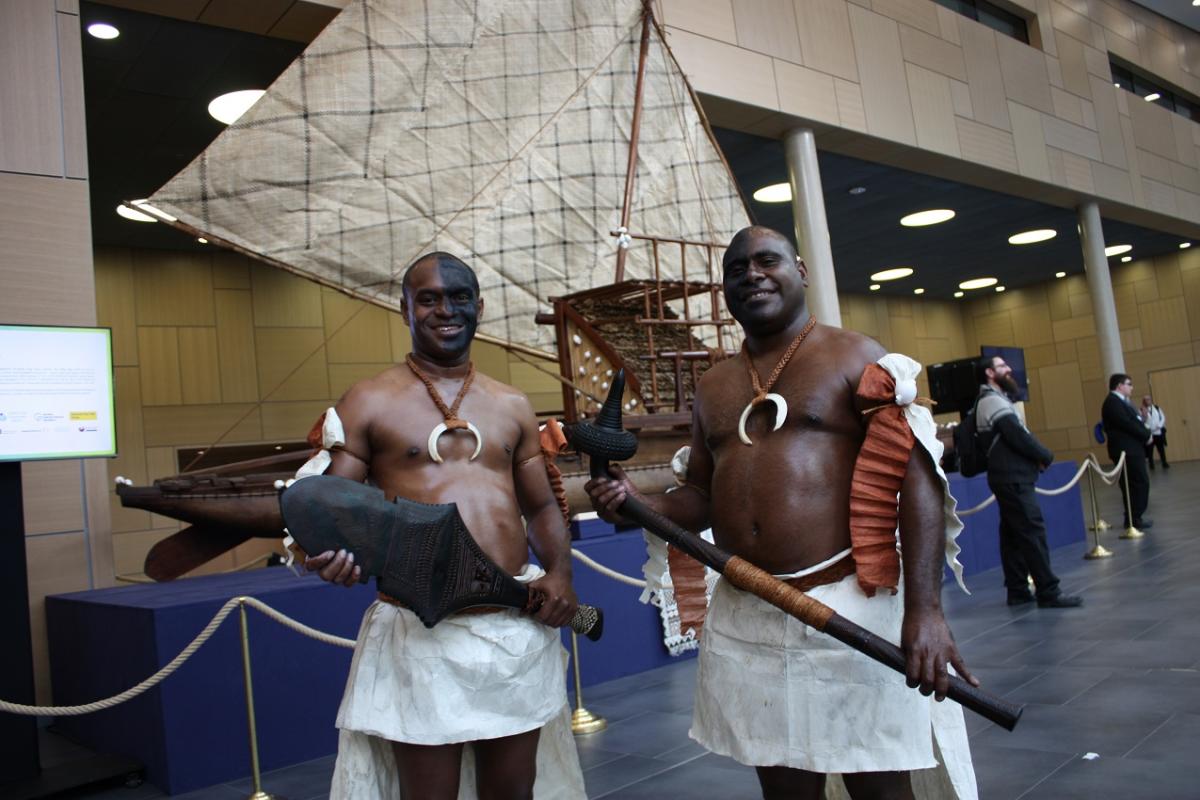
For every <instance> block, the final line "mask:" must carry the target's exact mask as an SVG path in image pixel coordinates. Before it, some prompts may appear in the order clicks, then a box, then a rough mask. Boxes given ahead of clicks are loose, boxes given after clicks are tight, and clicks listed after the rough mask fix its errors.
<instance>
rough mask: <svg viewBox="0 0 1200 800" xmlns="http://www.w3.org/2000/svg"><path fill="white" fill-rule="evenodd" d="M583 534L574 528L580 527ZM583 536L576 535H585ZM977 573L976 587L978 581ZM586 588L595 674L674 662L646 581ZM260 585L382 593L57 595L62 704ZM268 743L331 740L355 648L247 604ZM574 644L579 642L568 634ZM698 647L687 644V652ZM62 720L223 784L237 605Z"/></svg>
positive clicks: (303, 609) (1059, 521) (308, 579)
mask: <svg viewBox="0 0 1200 800" xmlns="http://www.w3.org/2000/svg"><path fill="white" fill-rule="evenodd" d="M1075 469H1076V465H1074V464H1073V463H1070V462H1064V463H1060V464H1055V465H1053V466H1052V467H1050V469H1048V470H1047V471H1046V472H1045V473H1044V474H1043V475H1042V479H1041V481H1040V482H1039V485H1040V486H1042V487H1045V488H1058V487H1061V486H1063V485H1064V484H1066V483H1067V482H1068V481H1069V480H1070V479H1071V477H1072V476H1073V475H1074V473H1075ZM950 481H951V491H952V492H953V494H954V495H955V497H957V498H958V501H959V507H960V508H971V507H973V506H976V505H978V504H979V503H980V502H982V501H983V500H985V499H986V498H987V496H988V494H989V491H988V488H987V482H986V480H985V479H984V478H983V477H982V476H980V477H975V478H961V477H960V476H958V475H956V474H955V475H951V476H950ZM1041 501H1042V502H1041V505H1042V511H1043V513H1044V515H1045V517H1046V524H1047V535H1048V538H1049V543H1050V547H1051V548H1055V547H1060V546H1062V545H1064V544H1070V543H1073V542H1079V541H1082V540H1083V539H1084V536H1085V527H1084V518H1083V511H1082V502H1081V495H1080V492H1079V488H1078V487H1075V488H1073V489H1071V490H1069V491H1067V492H1065V493H1063V494H1061V495H1057V496H1053V497H1046V496H1043V497H1042V498H1041ZM965 522H966V529H965V530H964V531H963V534H962V536H961V537H960V538H959V542H960V544H961V545H962V548H963V552H962V554H961V556H960V560H961V561H962V563H963V565H964V567H965V570H964V571H965V573H966V574H967V575H972V574H975V573H978V572H981V571H983V570H987V569H990V568H992V567H995V566H996V565H998V564H999V560H1000V556H999V548H998V545H997V541H996V536H997V529H998V525H999V521H998V515H997V513H996V508H995V505H994V504H993V505H992V506H990V507H989V508H987V509H984V510H983V511H982V512H980V513H978V514H974V515H972V516H969V517H967V518H966V519H965ZM576 530H577V531H578V528H577V529H576ZM576 535H577V536H579V533H578V532H577V533H576ZM573 545H574V547H575V548H576V549H578V550H580V551H581V552H583V553H585V554H586V555H588V556H590V557H591V558H592V559H594V560H595V561H596V562H598V563H600V564H603V565H604V566H606V567H608V568H610V569H613V570H615V571H617V572H619V573H622V574H624V575H629V576H632V577H638V578H640V577H641V575H642V564H643V562H644V561H645V544H644V541H643V538H642V533H641V531H640V530H614V529H612V528H611V527H607V526H605V525H604V523H600V522H598V521H597V522H591V523H588V525H587V526H586V527H585V529H584V530H583V535H582V536H581V537H580V538H577V539H576V541H575V542H574V543H573ZM968 585H970V584H969V583H968ZM575 586H576V592H577V594H578V595H579V597H580V598H581V599H582V600H583V601H584V602H588V603H592V604H594V605H598V606H600V607H602V608H603V609H604V612H605V622H606V624H605V634H604V637H603V638H602V639H601V641H599V642H595V643H593V642H589V641H587V640H586V639H582V638H581V639H580V662H581V670H582V679H583V684H584V685H585V686H588V685H592V684H596V683H600V682H604V681H609V680H612V679H614V678H619V677H622V676H625V675H631V674H634V673H638V672H643V671H645V670H648V669H653V668H655V667H659V666H663V665H665V664H667V663H670V662H673V661H676V660H677V659H673V658H672V657H671V656H669V655H668V654H667V651H666V648H665V647H664V646H663V643H662V628H661V623H660V620H659V614H658V610H657V609H656V608H654V607H653V606H649V605H643V604H641V603H640V602H638V597H639V595H640V590H639V589H637V588H635V587H632V586H629V585H626V584H623V583H619V582H617V581H615V580H613V579H611V578H609V577H606V576H604V575H601V574H599V573H597V572H596V571H594V570H592V569H589V568H588V567H586V566H583V565H581V564H579V563H578V562H576V566H575ZM239 595H249V596H253V597H256V598H258V599H259V600H262V601H263V602H265V603H267V604H268V605H270V606H272V607H273V608H276V609H278V610H279V611H281V612H282V613H284V614H287V615H288V616H290V617H292V618H294V619H296V620H299V621H300V622H303V623H305V624H306V625H310V626H312V627H314V628H317V629H319V630H322V631H326V632H328V633H332V634H335V635H338V636H344V637H348V638H353V637H354V636H355V634H356V632H357V628H358V624H359V620H360V618H361V616H362V612H363V610H364V609H365V608H366V607H367V605H369V604H370V602H371V601H372V600H373V599H374V592H373V591H372V590H371V589H370V588H369V587H367V586H359V587H355V588H353V589H344V588H341V587H337V586H330V585H327V584H325V583H323V582H322V581H321V580H320V579H318V578H316V577H315V576H305V577H297V576H295V575H293V574H292V573H291V572H290V571H289V570H286V569H283V568H274V569H260V570H255V571H252V572H245V573H234V574H227V575H214V576H205V577H198V578H187V579H183V580H179V581H174V582H172V583H162V584H145V585H136V586H126V587H119V588H113V589H98V590H94V591H88V592H75V593H72V594H64V595H56V596H53V597H48V598H46V616H47V625H48V630H49V644H50V662H51V677H52V680H53V687H54V702H55V704H56V705H74V704H82V703H88V702H92V701H94V700H97V699H99V698H103V697H108V696H111V695H115V694H117V693H119V692H121V691H124V690H125V689H128V688H129V687H131V686H134V685H135V684H137V683H139V682H141V681H143V680H145V679H146V678H147V677H149V676H150V675H152V674H153V673H155V672H156V671H157V670H159V669H161V668H162V667H163V666H165V665H166V664H168V663H170V661H171V660H172V659H173V658H174V657H175V656H176V655H177V654H178V653H179V652H180V651H181V650H182V649H183V648H184V647H186V646H187V644H188V643H189V642H190V641H191V640H192V639H193V638H195V636H196V635H197V634H198V633H199V632H200V631H201V630H202V629H203V628H204V626H205V625H206V624H207V623H208V622H209V620H210V619H212V617H213V615H214V614H216V612H217V611H218V609H220V607H221V606H222V605H223V604H224V603H225V602H226V601H227V600H229V599H230V598H232V597H237V596H239ZM247 614H248V617H249V631H250V636H249V638H250V646H251V654H252V662H253V673H254V696H255V709H256V712H257V713H256V716H257V721H258V743H259V753H260V759H261V763H262V768H263V769H264V770H270V769H275V768H279V767H283V766H286V765H289V764H295V763H299V762H303V761H308V760H311V759H314V758H318V757H320V756H324V755H328V754H330V753H332V752H334V750H335V749H336V744H337V732H336V730H335V729H334V727H333V722H334V717H335V715H336V712H337V706H338V702H339V701H340V698H341V693H342V688H343V686H344V685H345V681H346V674H347V670H348V669H349V665H350V651H349V650H347V649H343V648H338V647H332V646H329V645H326V644H322V643H320V642H317V641H315V640H313V639H310V638H307V637H305V636H302V635H300V634H299V633H296V632H294V631H292V630H290V629H288V628H285V627H283V626H282V625H279V624H278V623H276V622H274V621H272V620H269V619H266V618H265V617H263V616H262V615H261V614H260V613H258V612H257V611H255V610H253V609H248V610H247ZM564 644H566V645H567V646H568V647H569V646H570V641H569V637H568V636H564ZM687 657H689V656H683V658H687ZM56 726H57V728H58V729H59V730H60V731H61V732H62V733H64V734H65V735H67V736H68V737H70V738H72V739H74V740H76V741H78V742H79V743H81V744H84V745H87V746H90V747H93V748H95V749H99V750H105V751H108V752H116V753H120V754H123V755H128V756H131V757H134V758H136V759H138V760H140V761H141V762H142V763H144V764H145V765H146V777H147V780H149V781H150V782H151V783H153V784H154V785H156V786H159V787H160V788H162V789H163V790H165V791H167V792H169V793H170V794H178V793H182V792H186V791H190V790H192V789H197V788H201V787H204V786H210V785H213V784H217V783H223V782H227V781H230V780H235V779H237V778H241V777H244V776H246V775H248V774H249V772H250V756H249V743H248V737H247V725H246V701H245V691H244V687H243V681H242V660H241V646H240V634H239V630H238V623H237V613H236V612H235V613H234V614H232V615H230V618H228V619H227V620H226V621H225V622H224V623H223V624H222V625H221V627H220V628H219V629H218V630H217V631H216V633H215V634H214V635H213V637H212V638H211V639H210V640H209V641H208V643H207V644H206V645H205V646H204V647H202V648H200V649H199V650H198V651H197V652H196V653H195V654H194V655H193V656H192V657H191V658H190V659H189V660H188V661H187V662H186V663H185V664H183V665H182V666H181V667H180V668H179V670H178V671H177V672H176V673H175V674H173V675H172V676H170V677H169V678H167V679H166V680H165V681H164V682H163V683H161V684H160V685H159V686H157V687H155V688H154V689H151V690H150V691H148V692H146V693H145V694H143V695H141V696H139V697H137V698H136V699H134V700H132V701H130V702H128V703H125V704H122V705H119V706H116V707H114V708H111V709H107V710H104V711H100V712H97V713H94V714H88V715H84V716H78V717H60V718H59V719H58V720H57V722H56Z"/></svg>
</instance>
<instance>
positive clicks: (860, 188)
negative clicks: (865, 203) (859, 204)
mask: <svg viewBox="0 0 1200 800" xmlns="http://www.w3.org/2000/svg"><path fill="white" fill-rule="evenodd" d="M847 191H849V192H850V194H852V195H855V196H857V195H860V194H862V193H863V192H865V191H867V187H865V186H851V187H850V188H849V189H848V190H847Z"/></svg>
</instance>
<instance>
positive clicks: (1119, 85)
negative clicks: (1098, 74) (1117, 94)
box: [1113, 81, 1121, 89]
mask: <svg viewBox="0 0 1200 800" xmlns="http://www.w3.org/2000/svg"><path fill="white" fill-rule="evenodd" d="M1113 86H1115V87H1117V88H1118V89H1120V88H1121V84H1119V83H1117V82H1116V81H1113Z"/></svg>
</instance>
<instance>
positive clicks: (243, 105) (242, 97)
mask: <svg viewBox="0 0 1200 800" xmlns="http://www.w3.org/2000/svg"><path fill="white" fill-rule="evenodd" d="M264 94H266V92H264V91H263V90H262V89H242V90H241V91H237V92H227V93H225V94H223V95H221V96H220V97H218V98H216V99H214V100H213V101H212V102H211V103H209V104H208V113H209V115H210V116H211V117H212V118H213V119H215V120H217V121H218V122H224V123H225V124H226V125H232V124H233V123H235V122H237V120H238V117H240V116H241V115H242V114H245V113H246V112H247V111H249V110H250V106H252V105H254V104H255V103H257V102H258V98H260V97H262V96H263V95H264Z"/></svg>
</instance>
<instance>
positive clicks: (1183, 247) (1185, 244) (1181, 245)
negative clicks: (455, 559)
mask: <svg viewBox="0 0 1200 800" xmlns="http://www.w3.org/2000/svg"><path fill="white" fill-rule="evenodd" d="M1197 2H1200V0H1197ZM1191 246H1192V243H1191V242H1180V243H1179V249H1180V250H1187V249H1188V248H1189V247H1191Z"/></svg>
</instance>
